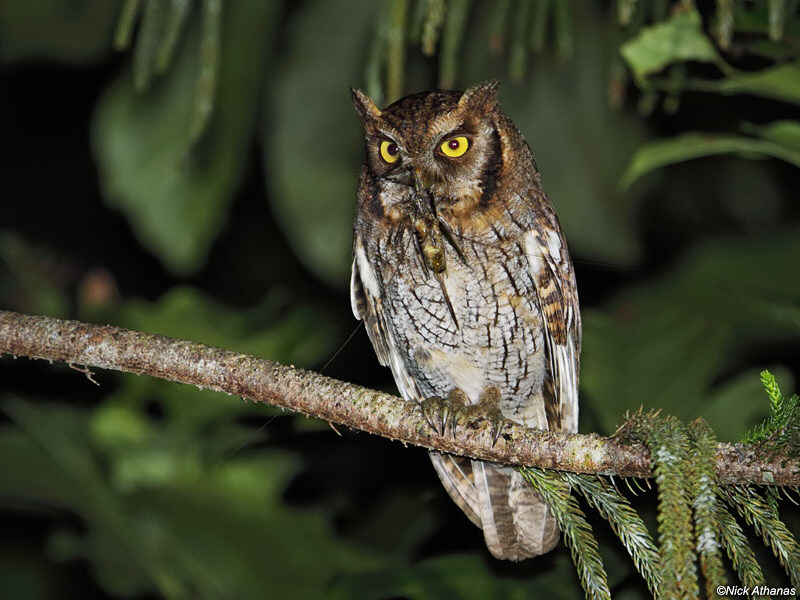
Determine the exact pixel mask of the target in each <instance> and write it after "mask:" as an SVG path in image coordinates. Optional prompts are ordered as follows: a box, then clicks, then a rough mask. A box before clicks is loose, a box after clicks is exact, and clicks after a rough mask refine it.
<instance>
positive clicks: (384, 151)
mask: <svg viewBox="0 0 800 600" xmlns="http://www.w3.org/2000/svg"><path fill="white" fill-rule="evenodd" d="M381 158H382V159H383V160H384V161H386V162H387V163H389V164H392V163H395V162H397V160H398V159H399V158H400V148H398V147H397V144H395V143H394V142H390V141H389V140H383V141H382V142H381Z"/></svg>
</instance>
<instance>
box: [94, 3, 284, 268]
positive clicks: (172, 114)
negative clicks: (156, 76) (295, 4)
mask: <svg viewBox="0 0 800 600" xmlns="http://www.w3.org/2000/svg"><path fill="white" fill-rule="evenodd" d="M224 10H225V19H224V24H223V25H224V26H223V36H222V37H223V39H222V47H221V54H222V56H221V67H220V79H219V82H218V86H219V91H218V94H217V105H216V108H215V112H214V114H213V117H212V121H211V124H210V126H209V129H208V131H207V132H206V134H205V136H204V137H203V138H202V139H201V140H200V142H198V144H197V145H196V146H194V147H190V143H189V140H190V135H191V127H192V119H193V116H192V114H193V111H192V110H191V107H192V106H193V94H194V90H195V81H196V79H197V77H198V76H199V69H200V66H199V65H198V55H199V47H198V31H197V30H198V26H199V23H198V21H197V20H195V21H194V22H193V23H192V24H190V27H189V34H188V35H187V39H185V40H183V45H182V47H181V49H180V52H179V54H178V56H177V57H176V60H175V63H174V64H173V65H172V67H171V68H170V70H169V71H168V72H167V74H166V75H165V76H164V78H163V79H162V80H160V81H159V82H157V83H158V85H156V86H155V88H154V89H152V91H150V92H149V93H147V94H138V93H137V92H136V91H135V90H134V83H133V77H132V76H131V73H130V71H125V72H124V73H123V74H122V75H121V77H120V78H119V79H118V80H117V81H116V82H115V83H114V84H113V85H112V86H111V87H110V89H109V90H108V91H107V92H106V94H105V95H104V96H103V98H102V99H101V101H100V103H99V105H98V107H97V112H96V115H95V121H94V128H93V142H94V150H95V155H96V157H97V163H98V167H99V170H100V177H101V183H102V187H103V192H104V195H105V197H106V200H107V201H108V202H109V203H110V204H111V205H112V206H115V207H118V208H120V209H121V210H122V211H124V212H125V214H126V215H127V217H128V219H129V220H130V222H131V225H132V226H133V228H134V230H135V231H136V234H137V235H138V236H139V238H140V239H141V240H142V242H143V243H144V244H145V245H146V246H147V247H148V248H149V249H150V250H152V251H153V252H154V253H155V254H157V255H158V256H159V258H161V260H162V261H163V262H164V264H165V265H166V266H168V267H169V268H170V269H172V270H173V271H175V272H178V273H188V272H191V271H194V270H196V269H197V268H199V267H200V266H201V265H202V264H203V260H204V258H205V255H206V252H207V251H208V249H209V246H210V244H211V242H212V241H213V240H214V238H215V237H216V235H217V234H218V233H219V231H220V229H221V228H222V226H223V225H224V223H225V217H226V211H227V207H228V204H229V202H230V200H231V197H232V194H233V192H234V191H235V189H236V187H237V185H238V183H239V179H240V178H241V175H242V171H243V169H244V166H245V164H246V160H245V157H246V152H247V149H248V146H249V143H250V139H251V135H252V127H253V123H254V117H255V112H256V108H257V105H258V94H259V91H260V87H261V83H260V82H261V79H262V77H263V74H264V66H265V62H266V60H267V57H268V55H269V54H268V48H269V42H270V40H271V39H272V37H273V36H274V32H275V26H276V24H277V16H278V13H279V11H280V3H277V2H241V3H239V2H235V3H230V4H225V7H224Z"/></svg>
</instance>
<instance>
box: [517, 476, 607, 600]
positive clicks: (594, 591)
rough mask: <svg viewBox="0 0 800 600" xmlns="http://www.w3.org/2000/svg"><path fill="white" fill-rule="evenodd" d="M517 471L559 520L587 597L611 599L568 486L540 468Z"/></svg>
mask: <svg viewBox="0 0 800 600" xmlns="http://www.w3.org/2000/svg"><path fill="white" fill-rule="evenodd" d="M519 472H520V473H522V476H523V477H525V479H527V480H528V481H529V482H530V483H531V485H532V486H533V488H534V489H535V490H536V491H537V492H538V493H539V494H541V496H542V498H543V499H544V501H545V502H546V503H547V506H548V508H549V509H550V511H551V512H552V513H553V516H555V518H556V520H557V521H558V526H559V528H560V529H561V531H562V533H563V535H564V541H565V542H566V544H567V546H569V549H570V554H572V561H573V562H574V563H575V568H576V569H577V570H578V576H579V578H580V581H581V585H582V586H583V590H584V591H585V592H586V597H587V598H591V599H595V598H596V599H598V600H600V599H606V598H608V599H610V598H611V592H610V590H609V589H608V578H607V576H606V572H605V569H604V568H603V561H602V559H601V558H600V554H599V552H598V550H597V540H596V539H595V537H594V535H592V528H591V526H590V525H589V523H588V522H587V521H586V516H585V515H584V514H583V511H581V509H580V507H579V506H578V502H577V500H575V498H574V497H573V496H572V494H570V491H569V486H568V485H567V484H566V482H565V481H564V480H563V479H562V478H561V476H560V475H559V474H557V473H553V472H547V471H545V470H543V469H536V468H531V467H522V468H520V469H519Z"/></svg>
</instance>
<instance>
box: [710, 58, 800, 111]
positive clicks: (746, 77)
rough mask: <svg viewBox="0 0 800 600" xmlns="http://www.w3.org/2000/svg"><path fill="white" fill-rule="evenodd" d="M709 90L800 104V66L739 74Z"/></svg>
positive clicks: (731, 75)
mask: <svg viewBox="0 0 800 600" xmlns="http://www.w3.org/2000/svg"><path fill="white" fill-rule="evenodd" d="M708 86H709V89H713V90H716V91H718V92H721V93H723V94H752V95H754V96H762V97H764V98H772V99H774V100H783V101H784V102H791V103H792V104H800V65H798V64H797V63H788V64H784V65H778V66H776V67H771V68H769V69H762V70H760V71H754V72H737V73H734V74H730V75H728V76H727V77H725V78H723V79H720V80H719V81H715V82H708Z"/></svg>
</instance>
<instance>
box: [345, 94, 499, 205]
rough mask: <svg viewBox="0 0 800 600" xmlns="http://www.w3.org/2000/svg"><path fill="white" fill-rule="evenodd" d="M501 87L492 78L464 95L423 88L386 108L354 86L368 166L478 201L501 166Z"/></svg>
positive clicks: (439, 193) (391, 177) (396, 179)
mask: <svg viewBox="0 0 800 600" xmlns="http://www.w3.org/2000/svg"><path fill="white" fill-rule="evenodd" d="M499 87H500V86H499V83H497V82H496V81H489V82H486V83H482V84H479V85H476V86H474V87H472V88H470V89H468V90H467V91H466V92H463V93H462V92H456V91H432V92H422V93H419V94H414V95H411V96H406V97H405V98H402V99H400V100H398V101H397V102H395V103H394V104H392V105H391V106H389V107H387V108H385V109H383V110H380V109H378V107H377V106H376V105H375V103H374V102H373V101H372V100H371V99H370V98H369V97H368V96H367V95H365V94H364V93H363V92H360V91H358V90H351V94H352V97H353V104H354V105H355V107H356V110H357V111H358V114H359V115H361V118H362V120H363V121H364V129H365V133H366V142H367V153H366V163H365V165H366V168H367V169H369V170H370V172H371V173H372V174H373V175H374V176H375V177H376V178H377V179H379V180H384V181H388V182H393V183H396V184H400V185H404V186H409V187H411V188H415V189H416V190H417V191H422V190H429V191H430V192H432V193H433V195H434V197H437V198H450V199H452V200H459V199H463V198H474V199H476V200H479V199H480V197H481V194H482V193H483V191H484V190H485V189H486V187H487V186H488V185H490V184H489V182H493V181H494V179H495V177H496V171H497V170H498V169H499V167H500V165H501V164H502V148H501V141H500V136H499V134H498V131H497V117H498V115H499V114H500V109H499V107H498V103H497V91H498V89H499Z"/></svg>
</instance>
